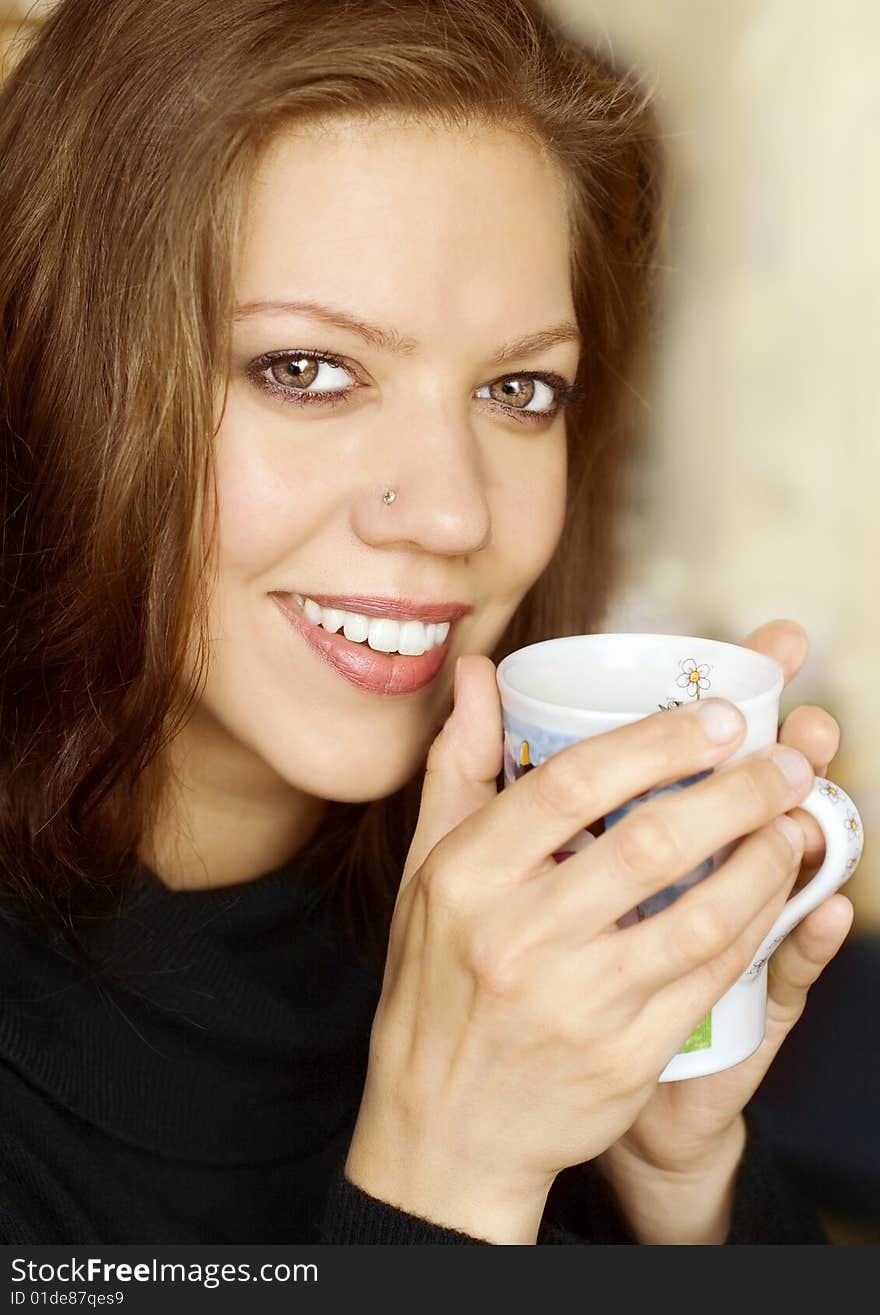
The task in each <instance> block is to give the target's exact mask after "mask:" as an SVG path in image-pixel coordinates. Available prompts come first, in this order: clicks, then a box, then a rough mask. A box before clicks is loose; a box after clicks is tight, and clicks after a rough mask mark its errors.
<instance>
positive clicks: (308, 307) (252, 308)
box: [233, 301, 581, 365]
mask: <svg viewBox="0 0 880 1315" xmlns="http://www.w3.org/2000/svg"><path fill="white" fill-rule="evenodd" d="M252 315H309V316H311V318H312V319H315V320H321V321H323V322H324V323H325V324H332V325H333V326H334V327H335V328H337V329H347V330H348V331H349V332H350V333H354V334H356V335H357V336H358V337H359V338H362V339H363V341H364V342H366V343H369V345H370V346H371V347H377V348H379V350H380V351H385V352H393V353H394V354H395V355H397V356H412V355H413V353H414V352H416V351H418V348H419V344H418V343H417V342H416V341H415V339H413V338H404V337H401V335H400V334H399V333H398V332H397V331H396V330H395V329H383V328H382V327H381V326H380V325H378V324H368V323H367V322H366V321H365V320H361V319H358V318H357V317H356V316H354V315H350V314H349V313H348V312H347V311H344V310H340V309H338V308H336V307H332V306H324V305H322V304H321V303H320V302H317V301H247V302H244V303H243V304H242V305H241V306H237V307H236V310H235V315H234V316H233V318H234V320H236V321H239V320H245V319H249V318H250V316H252ZM560 342H576V343H577V344H578V345H580V344H581V335H580V331H579V329H578V326H577V325H576V324H573V323H571V322H570V321H564V322H563V323H561V324H553V325H550V326H549V327H548V328H546V329H539V330H537V331H536V332H535V333H527V334H525V335H524V336H523V337H520V338H513V339H511V340H510V341H509V342H505V343H502V345H501V346H500V347H499V348H498V350H497V351H496V352H495V354H494V355H493V356H492V357H491V358H490V359H491V360H492V362H493V364H495V365H502V364H503V363H504V362H505V361H509V360H513V359H514V358H515V357H518V356H531V355H533V354H534V353H535V352H540V351H545V350H546V349H547V348H548V347H553V346H555V345H556V343H560Z"/></svg>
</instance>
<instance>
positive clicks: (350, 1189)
mask: <svg viewBox="0 0 880 1315" xmlns="http://www.w3.org/2000/svg"><path fill="white" fill-rule="evenodd" d="M320 1231H321V1240H322V1242H324V1243H332V1244H333V1245H334V1246H426V1245H427V1246H438V1245H449V1244H452V1245H455V1244H458V1245H462V1244H464V1245H467V1244H472V1245H476V1246H491V1245H492V1243H491V1242H488V1241H486V1239H485V1238H482V1237H471V1235H470V1234H469V1233H460V1232H458V1231H457V1229H454V1228H444V1227H443V1226H442V1225H441V1224H434V1223H432V1222H431V1221H430V1220H429V1219H423V1218H422V1217H421V1216H420V1215H411V1214H407V1213H406V1211H404V1210H398V1208H397V1206H394V1205H390V1204H389V1203H388V1202H387V1201H379V1200H377V1198H376V1197H375V1196H370V1194H369V1193H368V1192H365V1191H363V1190H362V1189H361V1188H360V1187H356V1186H355V1185H354V1183H352V1182H350V1181H349V1180H348V1179H347V1178H346V1177H345V1174H344V1172H343V1170H342V1168H341V1167H340V1168H337V1170H336V1172H335V1174H334V1176H333V1180H332V1182H331V1184H330V1190H329V1192H328V1194H327V1199H326V1204H325V1207H324V1216H323V1219H322V1222H321V1229H320Z"/></svg>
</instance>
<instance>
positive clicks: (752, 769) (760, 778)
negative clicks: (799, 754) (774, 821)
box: [742, 758, 780, 817]
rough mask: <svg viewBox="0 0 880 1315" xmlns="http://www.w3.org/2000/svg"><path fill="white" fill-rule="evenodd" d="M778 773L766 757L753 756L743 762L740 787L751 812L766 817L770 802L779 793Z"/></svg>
mask: <svg viewBox="0 0 880 1315" xmlns="http://www.w3.org/2000/svg"><path fill="white" fill-rule="evenodd" d="M779 782H780V773H779V771H778V770H777V769H776V767H774V766H773V764H772V762H770V760H769V759H767V758H753V759H750V760H747V761H746V762H745V763H743V771H742V788H743V792H744V793H745V795H746V797H747V799H748V802H749V807H750V810H751V814H752V816H754V817H766V816H767V813H768V812H769V809H770V805H771V802H772V801H773V800H774V799H775V798H776V797H778V795H779V794H780V790H779Z"/></svg>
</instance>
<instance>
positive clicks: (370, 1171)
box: [345, 655, 813, 1243]
mask: <svg viewBox="0 0 880 1315" xmlns="http://www.w3.org/2000/svg"><path fill="white" fill-rule="evenodd" d="M713 705H714V707H715V708H716V709H717V708H718V707H719V706H721V707H724V706H727V707H728V708H730V710H731V711H733V714H734V727H733V731H732V732H731V734H730V736H729V738H727V739H722V740H721V741H720V742H719V741H714V740H712V739H710V738H709V735H708V733H707V723H706V721H705V720H704V717H705V714H706V713H707V711H708V710H709V709H710V708H712V707H713ZM743 731H744V721H743V719H742V717H741V715H740V714H739V713H738V712H737V711H736V710H735V709H732V708H731V705H725V704H724V703H723V701H721V700H716V699H709V700H702V701H701V703H700V704H698V705H696V706H693V705H691V706H682V707H680V708H677V709H675V710H673V711H664V712H663V713H662V714H661V713H659V712H658V713H655V714H654V715H652V716H647V717H645V718H642V719H640V720H639V721H637V722H634V723H631V724H629V725H626V726H622V727H618V728H616V729H614V730H612V731H609V732H607V733H605V734H602V735H598V736H595V737H592V738H591V739H588V740H584V741H581V742H579V743H577V744H574V745H571V746H569V747H568V748H566V749H564V750H562V751H561V752H560V753H558V754H556V755H554V756H553V757H552V758H551V759H549V760H548V761H547V762H545V763H542V764H541V765H540V766H539V767H537V768H535V769H534V770H533V771H531V772H529V773H528V774H526V775H524V776H522V777H521V778H520V779H519V780H518V781H516V782H514V783H513V784H512V785H511V786H509V787H508V788H507V789H505V790H503V791H501V792H497V791H496V779H497V776H498V774H499V772H500V770H501V762H502V747H503V737H502V725H501V709H500V699H499V695H498V688H497V684H496V680H495V669H494V666H493V665H492V662H491V661H490V660H489V659H488V658H486V657H482V656H478V655H471V656H468V657H464V658H462V659H461V661H460V664H459V681H458V688H457V691H456V699H455V707H454V710H453V713H452V715H451V716H450V718H449V719H448V720H447V722H446V724H445V725H444V727H443V729H442V731H441V732H440V734H439V735H438V737H437V739H436V740H435V741H434V744H433V745H432V747H431V751H430V754H429V757H428V762H427V771H426V775H425V782H424V787H423V792H422V801H421V810H420V816H419V822H418V826H417V828H416V832H415V835H414V837H413V842H412V846H411V848H410V853H409V856H408V860H407V864H406V868H405V871H404V874H403V878H402V881H401V886H400V890H399V892H398V897H397V902H396V906H395V910H394V915H393V918H392V923H391V929H390V936H389V946H388V955H387V961H386V967H385V976H384V981H383V986H382V993H381V997H380V1000H379V1004H378V1008H377V1010H376V1016H375V1020H374V1024H373V1030H372V1034H371V1039H370V1055H369V1064H368V1070H367V1078H366V1083H365V1088H364V1095H363V1100H362V1103H361V1108H360V1112H359V1115H358V1120H357V1124H356V1126H355V1130H354V1135H353V1139H352V1143H351V1147H350V1150H349V1155H348V1159H347V1161H346V1165H345V1172H346V1174H347V1176H348V1178H349V1179H350V1180H351V1181H352V1182H353V1183H355V1184H356V1185H357V1186H359V1187H361V1188H362V1189H363V1190H364V1191H366V1192H368V1193H370V1194H372V1195H373V1196H375V1197H378V1198H379V1199H382V1200H385V1201H389V1202H391V1203H392V1204H394V1205H397V1206H398V1207H400V1208H401V1209H404V1210H407V1211H409V1212H410V1213H412V1214H417V1215H421V1216H423V1217H425V1218H427V1219H430V1220H432V1221H434V1222H436V1223H440V1224H445V1225H446V1226H447V1227H451V1228H457V1229H459V1230H461V1231H464V1232H468V1233H471V1234H474V1235H476V1236H479V1237H483V1238H486V1239H487V1240H489V1241H494V1242H513V1243H522V1242H527V1243H529V1242H534V1241H535V1238H536V1236H537V1232H538V1226H539V1224H540V1220H541V1216H542V1213H543V1209H544V1205H545V1203H546V1197H547V1193H548V1191H549V1188H550V1186H551V1184H552V1182H553V1180H554V1178H555V1176H556V1174H557V1173H558V1172H559V1171H560V1170H561V1169H563V1168H566V1167H568V1166H569V1165H574V1164H578V1163H581V1162H582V1161H584V1160H588V1159H591V1158H593V1157H595V1156H597V1155H598V1154H600V1153H601V1152H602V1151H603V1150H605V1149H606V1148H607V1147H608V1146H610V1145H611V1144H612V1143H614V1142H617V1141H618V1139H620V1138H621V1137H622V1136H623V1134H624V1133H625V1132H626V1130H627V1129H629V1128H631V1127H632V1125H633V1123H634V1121H635V1120H636V1117H637V1115H638V1114H639V1111H640V1110H641V1108H642V1106H643V1105H644V1104H645V1102H646V1101H647V1100H648V1098H649V1096H650V1095H651V1093H652V1091H653V1090H654V1087H655V1084H656V1081H657V1078H658V1076H659V1074H660V1073H661V1072H662V1070H663V1068H664V1067H665V1065H666V1063H667V1062H668V1061H669V1060H670V1059H671V1058H672V1056H673V1055H674V1054H675V1053H676V1051H677V1050H678V1049H679V1048H680V1046H681V1044H682V1041H683V1040H684V1038H685V1037H686V1036H687V1035H688V1033H689V1032H690V1031H691V1030H692V1029H693V1027H695V1026H696V1024H697V1022H698V1021H699V1019H700V1018H701V1017H702V1016H703V1015H704V1014H705V1013H706V1011H707V1010H708V1009H709V1008H710V1007H711V1006H712V1005H713V1004H714V1003H715V1001H716V1000H717V999H718V997H719V996H720V995H722V994H723V993H724V991H726V990H727V989H728V987H730V986H731V985H732V984H733V983H734V982H735V981H736V980H737V978H738V977H739V976H740V975H741V974H742V972H743V971H744V970H745V969H746V968H747V967H748V964H749V962H750V959H751V955H752V954H753V952H754V950H755V948H756V946H757V945H758V944H759V943H760V941H761V939H762V938H763V936H764V935H766V933H767V931H768V930H769V928H770V927H771V925H772V923H773V921H774V920H775V918H776V917H777V916H778V913H779V910H780V909H781V908H782V905H783V904H784V902H785V899H786V898H787V896H788V894H789V892H790V889H791V886H792V883H793V881H794V878H795V875H796V871H797V866H798V863H799V858H800V855H799V854H796V853H795V852H794V851H793V850H792V848H791V845H790V842H789V841H788V839H786V836H785V835H784V833H783V832H782V831H781V830H780V829H779V828H778V827H776V826H775V825H774V821H775V819H776V817H777V816H778V815H780V814H781V813H783V812H785V811H786V810H788V809H791V808H793V807H795V805H796V804H797V803H798V802H800V801H801V800H802V799H804V798H805V797H806V795H807V793H808V792H809V789H810V787H811V785H812V779H813V778H812V772H811V771H810V769H809V765H808V764H807V763H806V761H805V760H804V759H803V758H801V757H800V755H799V754H796V753H795V754H790V757H791V758H792V759H793V760H794V762H795V765H797V764H798V763H799V765H800V767H801V769H802V775H801V778H800V780H799V781H798V782H796V783H794V784H792V783H790V782H789V780H787V778H786V777H785V776H784V775H783V773H782V772H781V771H780V770H779V767H778V766H777V765H776V763H775V761H774V758H773V757H772V749H769V748H768V749H766V750H762V751H759V752H758V753H756V754H752V755H750V756H749V757H748V758H746V759H743V760H741V761H740V762H738V763H735V764H732V765H731V766H729V767H725V768H724V770H722V771H720V772H717V773H714V774H712V775H709V776H707V777H706V778H705V779H704V780H702V781H700V782H698V783H697V784H695V785H693V786H691V787H690V788H689V789H688V790H683V791H678V792H670V793H668V794H664V795H660V796H658V797H655V798H654V799H651V800H647V801H645V803H643V804H642V805H641V806H640V807H639V808H638V809H634V810H633V811H632V812H631V813H630V814H629V815H627V816H626V817H624V818H623V819H622V820H621V821H620V822H618V824H617V825H616V826H614V827H612V828H610V829H609V830H608V831H606V832H605V833H604V834H603V835H602V836H600V837H599V838H598V839H597V840H595V841H594V843H593V844H591V845H589V846H588V847H587V848H586V849H583V850H581V851H580V852H578V853H577V854H575V855H573V856H572V857H571V858H569V859H568V860H567V861H566V862H565V863H561V864H557V863H556V862H555V861H554V860H553V857H552V855H553V853H554V851H556V850H558V849H559V848H561V846H562V845H563V844H564V842H565V841H566V840H568V839H570V837H571V836H573V835H574V834H575V833H576V832H577V831H578V830H579V829H580V828H581V827H586V826H589V825H591V824H592V823H593V822H594V821H596V820H597V819H599V818H601V817H604V815H605V814H606V813H608V812H609V811H611V810H612V809H614V808H615V807H618V806H619V805H621V804H623V803H625V802H626V801H628V800H630V799H632V798H634V797H635V796H637V795H639V794H642V793H644V792H645V791H646V790H649V789H651V788H653V787H655V786H657V785H660V784H664V783H667V782H672V781H676V780H681V779H682V778H684V777H686V776H690V775H693V774H695V773H697V772H700V771H705V770H706V769H708V768H711V767H714V766H716V765H718V764H719V763H721V762H722V761H723V760H724V759H725V758H727V757H729V756H730V755H731V754H732V753H733V752H734V751H735V749H736V747H737V745H738V744H739V743H740V742H741V739H742V735H743ZM739 837H745V838H744V839H743V840H742V841H741V843H740V844H739V845H738V846H737V848H736V849H735V851H734V852H733V854H732V855H731V856H730V857H729V858H728V860H727V861H726V862H725V863H724V864H723V865H722V866H721V867H720V868H719V869H718V870H717V872H715V873H713V874H712V875H711V876H710V877H709V878H708V879H707V880H706V881H704V882H702V883H700V884H699V885H697V886H695V887H693V888H692V889H691V890H689V891H688V892H686V894H684V895H683V896H682V897H681V898H680V899H679V900H677V901H676V902H675V903H674V904H673V905H672V906H671V907H670V908H668V909H665V910H663V911H662V912H661V913H658V914H656V915H655V916H654V917H652V918H649V919H646V920H645V921H643V922H641V923H639V924H638V925H636V926H631V927H627V928H626V929H624V930H621V929H619V928H618V927H617V925H616V923H617V919H619V918H620V917H622V916H623V914H624V913H626V912H627V911H628V910H630V909H631V908H633V907H634V906H635V905H636V904H637V903H639V902H641V901H642V900H643V899H645V898H647V897H648V895H650V894H651V893H653V892H655V891H658V890H661V889H662V888H663V887H665V886H667V885H669V884H670V883H671V882H672V881H674V880H676V879H678V878H680V877H681V876H683V875H684V874H686V873H687V872H689V871H692V870H693V868H694V867H696V866H697V865H698V863H700V862H701V861H702V860H704V859H705V858H706V857H708V856H709V855H710V854H712V853H714V852H715V851H716V850H718V849H719V848H721V847H722V846H723V845H725V844H727V843H729V842H731V841H733V840H735V839H738V838H739ZM746 877H747V878H748V879H747V880H746V879H745V878H746Z"/></svg>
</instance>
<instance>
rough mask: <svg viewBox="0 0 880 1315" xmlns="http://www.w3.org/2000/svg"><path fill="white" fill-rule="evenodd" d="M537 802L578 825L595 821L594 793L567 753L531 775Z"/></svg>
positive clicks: (578, 767)
mask: <svg viewBox="0 0 880 1315" xmlns="http://www.w3.org/2000/svg"><path fill="white" fill-rule="evenodd" d="M532 780H533V781H534V787H533V788H534V790H535V794H536V797H537V799H538V803H539V804H540V806H541V808H542V809H544V810H545V811H546V812H548V813H551V814H553V815H554V816H556V817H562V818H565V819H566V820H568V819H570V820H571V821H572V822H573V823H574V824H575V825H578V824H580V823H581V822H582V821H583V820H586V821H593V820H594V819H593V817H592V806H593V790H592V788H591V786H590V783H589V780H588V779H587V776H586V773H585V772H584V770H583V767H582V766H580V765H579V763H578V761H577V759H576V757H574V756H573V755H572V754H570V753H567V752H564V751H563V752H561V753H556V754H554V755H553V757H552V758H548V759H547V760H546V762H543V763H541V765H540V767H538V768H537V770H536V771H535V772H534V773H533V775H532Z"/></svg>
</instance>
